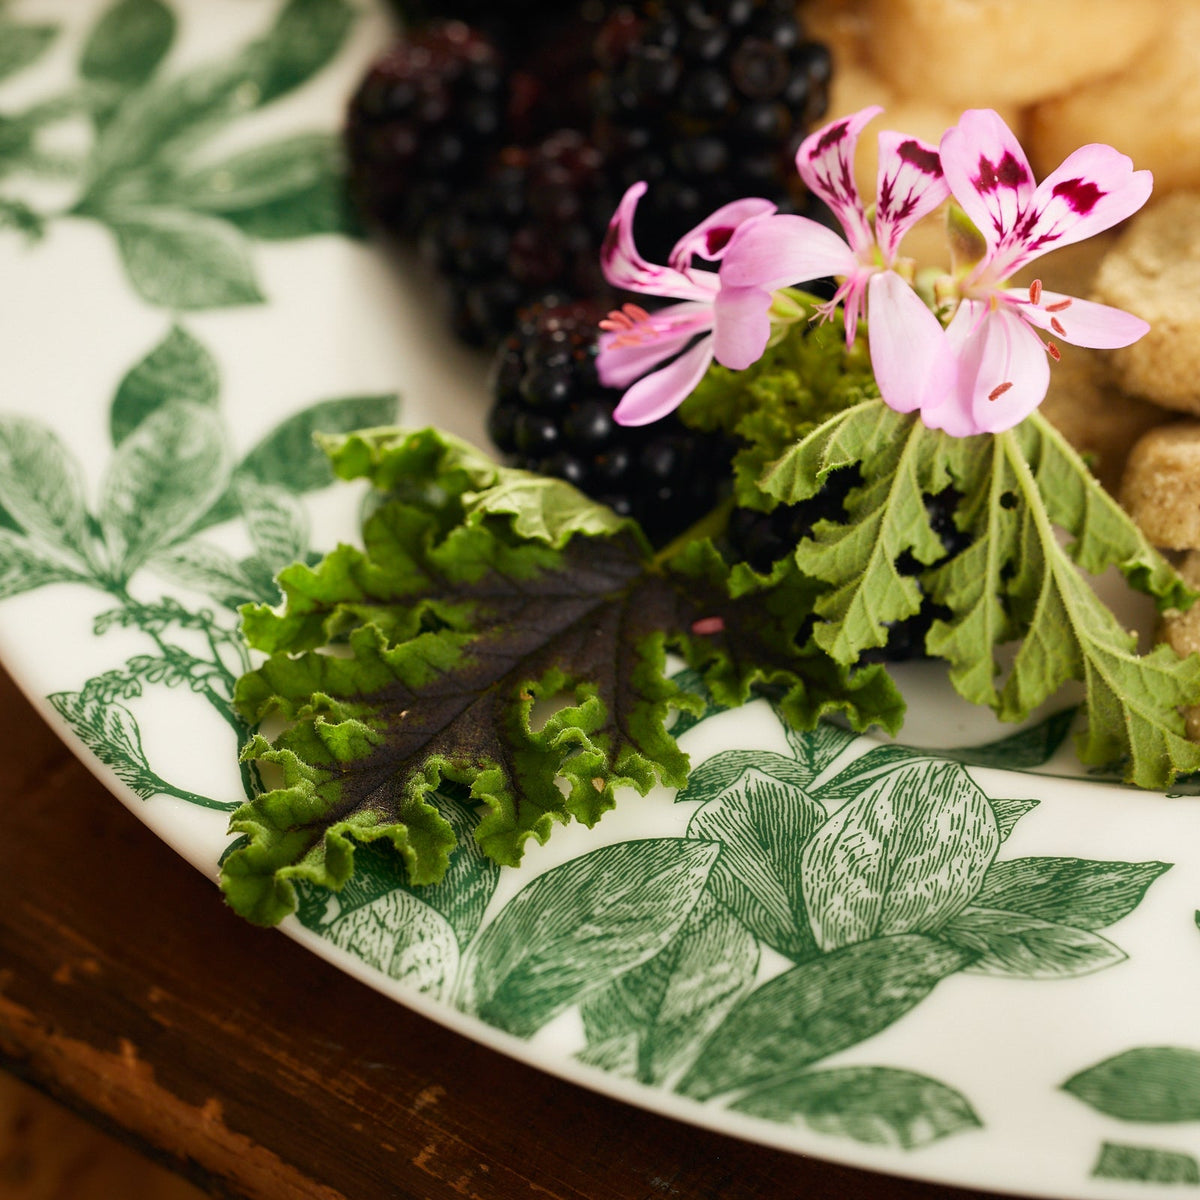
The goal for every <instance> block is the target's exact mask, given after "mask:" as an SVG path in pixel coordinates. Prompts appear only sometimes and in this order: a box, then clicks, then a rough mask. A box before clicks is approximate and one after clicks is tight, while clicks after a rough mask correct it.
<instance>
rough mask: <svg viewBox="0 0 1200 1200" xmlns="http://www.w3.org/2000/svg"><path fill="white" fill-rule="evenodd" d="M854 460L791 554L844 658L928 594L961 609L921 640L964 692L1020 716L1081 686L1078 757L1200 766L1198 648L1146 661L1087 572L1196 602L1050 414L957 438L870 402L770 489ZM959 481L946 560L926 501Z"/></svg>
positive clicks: (813, 439) (773, 475)
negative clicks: (842, 499)
mask: <svg viewBox="0 0 1200 1200" xmlns="http://www.w3.org/2000/svg"><path fill="white" fill-rule="evenodd" d="M850 465H854V466H856V467H857V469H858V470H859V472H860V474H861V476H862V479H863V482H862V485H861V486H860V487H857V488H855V489H854V490H852V491H851V493H850V495H849V497H848V498H847V501H846V510H847V515H846V519H845V521H843V522H838V523H834V522H829V521H825V522H821V523H819V524H818V525H817V526H816V528H815V529H814V532H813V537H812V538H808V539H805V540H803V541H802V542H801V543H800V545H799V546H798V547H797V551H796V564H797V566H798V567H799V569H800V571H801V572H803V573H804V574H805V575H808V576H811V577H813V578H815V579H819V580H822V581H823V582H824V583H825V584H826V585H827V587H828V591H827V592H826V593H825V594H823V595H821V596H820V597H819V598H818V599H817V600H816V602H815V605H814V607H815V610H816V612H817V614H818V616H819V617H820V618H822V620H820V621H819V622H818V624H817V626H816V629H815V631H814V638H815V640H816V642H817V643H818V644H819V645H820V646H822V647H824V648H825V649H827V650H828V651H829V653H830V655H831V656H832V657H833V658H834V659H836V660H837V661H839V662H843V663H851V662H855V661H856V660H857V659H858V657H859V655H860V654H861V653H862V652H863V651H864V650H867V649H869V648H871V647H874V646H879V645H882V644H883V643H884V642H885V641H886V638H887V628H886V626H887V623H888V622H892V621H896V620H900V619H903V618H904V617H906V616H909V615H911V614H912V613H914V612H916V611H917V607H918V604H919V602H920V599H921V594H922V592H923V593H924V594H925V595H927V596H928V597H929V598H930V599H931V600H932V601H934V602H936V603H937V604H939V605H942V606H944V607H945V608H946V609H948V610H949V614H950V615H949V616H948V617H947V618H946V619H945V620H939V621H936V622H935V623H934V625H933V628H932V629H931V631H930V633H929V635H928V636H927V638H926V649H927V650H928V652H929V653H930V654H933V655H936V656H939V657H942V658H945V659H947V660H948V661H949V663H950V677H951V680H952V682H953V683H954V685H955V687H956V688H957V689H958V690H959V692H960V693H961V694H962V695H963V696H965V697H966V698H967V699H968V700H971V701H972V702H974V703H977V704H988V705H990V706H991V707H992V708H993V709H994V710H995V711H996V712H997V713H998V714H999V716H1000V717H1001V718H1002V719H1004V720H1009V721H1016V720H1022V719H1024V718H1025V717H1026V716H1028V715H1029V713H1030V712H1031V711H1032V710H1033V709H1035V708H1036V707H1037V706H1038V705H1040V704H1041V703H1042V702H1044V701H1045V700H1047V699H1049V698H1050V697H1051V696H1053V695H1054V694H1055V692H1057V691H1058V689H1059V688H1060V687H1061V686H1062V685H1063V684H1065V683H1066V682H1068V681H1069V680H1080V681H1082V682H1083V683H1084V685H1085V686H1086V689H1087V703H1086V712H1087V724H1086V728H1085V729H1084V730H1083V731H1082V732H1081V733H1080V734H1079V735H1078V747H1079V754H1080V757H1081V758H1082V759H1083V761H1084V762H1086V763H1089V764H1093V765H1110V764H1115V763H1120V764H1122V765H1123V768H1124V771H1125V776H1126V778H1127V779H1128V780H1129V781H1130V782H1132V783H1137V784H1139V785H1140V786H1142V787H1163V786H1165V785H1166V784H1167V783H1169V782H1170V780H1171V779H1173V778H1174V776H1175V775H1176V774H1178V773H1179V772H1183V771H1194V770H1196V769H1197V768H1198V767H1200V746H1197V745H1196V744H1195V743H1192V742H1189V741H1188V740H1187V739H1186V737H1185V736H1184V727H1183V718H1182V716H1181V715H1180V711H1179V710H1180V708H1181V707H1182V706H1186V705H1191V704H1195V703H1197V701H1200V659H1198V658H1196V657H1195V656H1193V657H1191V658H1188V659H1180V658H1179V656H1178V655H1176V654H1175V653H1174V652H1173V651H1172V650H1171V649H1169V648H1168V647H1166V646H1159V647H1157V648H1156V649H1155V650H1154V651H1153V652H1151V653H1150V654H1147V655H1144V656H1139V655H1138V653H1137V645H1136V638H1135V637H1134V635H1133V634H1131V633H1130V632H1129V631H1127V630H1126V629H1124V628H1123V627H1122V626H1121V624H1120V622H1119V621H1118V620H1117V618H1116V617H1115V616H1114V614H1113V613H1112V611H1111V610H1110V609H1108V608H1107V607H1106V606H1105V605H1104V604H1103V603H1102V602H1101V601H1100V599H1099V598H1098V597H1097V595H1096V593H1095V592H1094V591H1093V590H1092V587H1091V585H1090V584H1089V583H1088V582H1087V580H1086V579H1085V577H1084V576H1083V574H1082V573H1081V570H1080V568H1082V569H1083V570H1086V571H1088V572H1091V573H1097V572H1100V571H1102V570H1104V569H1106V568H1107V567H1110V566H1115V567H1116V568H1117V569H1118V570H1119V571H1120V572H1121V574H1122V575H1124V577H1125V579H1126V580H1127V582H1128V583H1129V584H1130V586H1131V587H1133V588H1135V589H1137V590H1140V591H1143V592H1145V593H1147V594H1149V595H1151V596H1153V597H1154V598H1155V600H1156V601H1157V602H1158V604H1159V606H1160V607H1161V608H1168V607H1186V606H1187V605H1188V604H1189V603H1190V602H1191V599H1192V595H1191V593H1190V592H1189V591H1188V590H1187V588H1185V587H1184V586H1183V584H1182V582H1181V581H1180V580H1179V578H1178V576H1177V575H1176V574H1175V572H1174V571H1173V570H1172V569H1171V567H1170V566H1169V564H1167V562H1166V561H1165V560H1164V559H1163V558H1162V556H1161V555H1159V554H1158V553H1157V552H1156V551H1155V550H1154V549H1153V547H1151V546H1150V544H1149V543H1148V542H1147V541H1146V539H1145V538H1144V537H1143V535H1142V534H1141V533H1140V532H1139V531H1138V529H1137V527H1136V526H1135V525H1134V524H1133V523H1132V521H1130V520H1129V518H1128V517H1127V516H1126V515H1125V514H1124V513H1123V512H1122V510H1121V509H1120V508H1119V507H1118V506H1117V505H1116V503H1115V502H1114V501H1113V500H1112V499H1111V498H1110V497H1109V496H1108V495H1107V494H1106V493H1105V492H1104V491H1103V489H1102V488H1101V487H1100V485H1099V484H1098V483H1097V482H1096V480H1095V478H1094V477H1093V476H1092V475H1091V474H1090V472H1089V471H1088V470H1087V468H1086V466H1085V465H1084V463H1083V462H1082V460H1081V459H1080V458H1079V457H1078V455H1076V454H1075V453H1074V451H1072V450H1071V449H1070V447H1069V446H1067V444H1066V443H1065V442H1064V441H1063V439H1062V438H1061V436H1060V435H1059V434H1057V433H1056V432H1055V431H1054V430H1053V429H1052V427H1051V426H1050V425H1049V424H1048V423H1047V422H1046V421H1045V420H1044V419H1043V418H1042V417H1041V416H1040V415H1039V414H1037V413H1034V414H1033V415H1032V416H1031V417H1030V418H1028V419H1027V420H1026V421H1024V422H1023V423H1022V424H1020V425H1019V426H1017V427H1016V428H1015V429H1012V430H1009V431H1007V432H1005V433H1001V434H996V435H980V436H977V437H968V438H952V437H948V436H947V435H945V434H944V433H941V432H940V431H937V430H931V429H928V428H926V427H925V426H924V425H922V424H921V423H920V421H919V420H918V419H917V418H916V417H915V416H914V415H907V416H905V415H901V414H899V413H895V412H892V411H891V410H890V409H888V408H886V406H884V405H883V403H882V402H881V401H872V402H867V403H863V404H861V405H858V406H857V407H855V408H852V409H848V410H846V411H845V412H843V413H841V414H839V415H837V416H835V417H833V418H831V419H830V420H829V421H827V422H826V423H825V424H824V425H822V426H820V427H819V428H817V429H816V430H815V431H813V433H811V434H810V435H809V436H808V437H806V438H805V439H803V440H802V441H801V442H800V443H799V444H798V445H797V446H796V447H795V448H794V449H792V450H790V451H789V452H788V453H787V454H785V455H784V456H783V457H782V458H781V459H780V460H779V462H778V463H776V464H775V465H774V466H773V467H772V468H771V469H770V470H769V471H768V472H767V473H766V475H765V476H764V478H763V487H764V489H765V490H766V492H767V493H768V494H770V495H771V496H774V497H775V498H776V499H778V500H781V501H784V502H792V501H798V500H801V499H804V498H806V497H808V496H811V495H813V494H814V493H815V492H816V490H817V489H818V488H819V487H820V484H821V482H822V481H823V480H824V479H825V478H827V477H828V475H829V474H830V473H831V472H832V471H834V470H837V469H838V468H840V467H843V466H850ZM947 486H953V487H954V488H955V489H957V491H958V492H960V493H961V494H962V500H961V502H960V503H959V504H958V507H957V512H956V517H955V519H956V523H957V525H958V528H959V529H960V530H962V531H963V532H965V533H968V534H969V535H970V537H971V542H970V544H969V545H968V546H967V548H966V549H964V550H962V551H961V552H960V553H958V554H957V555H955V556H954V557H952V558H949V559H946V557H945V552H944V550H943V548H942V546H941V544H940V540H939V539H938V538H937V537H936V535H935V534H934V533H933V530H932V529H931V527H930V524H929V521H928V518H927V514H926V511H925V507H924V505H923V504H922V503H921V496H922V494H934V493H937V492H940V491H941V490H942V489H944V488H945V487H947ZM1060 531H1061V532H1062V533H1065V534H1066V535H1067V537H1068V538H1069V539H1071V540H1069V541H1068V542H1067V543H1066V544H1065V545H1064V544H1063V542H1062V541H1061V540H1060V538H1059V536H1058V535H1059V532H1060ZM902 555H903V556H907V558H908V559H909V560H910V562H911V561H915V562H916V563H917V564H918V573H917V574H916V575H915V576H913V575H906V574H904V573H902V572H901V571H900V570H899V568H898V561H899V559H900V558H901V556H902ZM939 560H944V561H939ZM918 585H919V586H918ZM1010 642H1013V643H1017V645H1016V652H1015V656H1013V659H1012V663H1011V666H1009V667H1008V668H1006V669H1002V667H1001V665H1000V659H999V651H1000V648H1001V647H1004V646H1005V645H1006V644H1007V643H1010Z"/></svg>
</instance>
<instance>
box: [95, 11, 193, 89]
mask: <svg viewBox="0 0 1200 1200" xmlns="http://www.w3.org/2000/svg"><path fill="white" fill-rule="evenodd" d="M174 40H175V14H174V13H173V12H172V11H171V9H170V8H168V7H167V6H166V5H165V4H163V3H162V0H117V3H115V4H113V5H111V6H110V7H109V8H108V9H106V10H105V12H104V13H103V14H102V15H101V17H100V19H99V21H97V22H96V24H95V25H94V26H93V27H92V29H91V32H90V33H89V34H88V36H87V40H86V41H85V42H84V44H83V51H82V53H81V55H80V58H79V74H80V75H81V76H82V78H84V79H87V80H89V81H91V82H93V83H111V84H115V85H117V86H118V87H121V88H135V87H140V86H141V85H142V84H143V83H145V82H146V81H147V80H148V79H149V78H150V76H151V75H153V74H154V72H155V71H156V70H157V69H158V64H159V63H160V62H162V60H163V57H164V55H165V54H166V53H167V51H168V50H169V49H170V47H171V43H172V42H173V41H174Z"/></svg>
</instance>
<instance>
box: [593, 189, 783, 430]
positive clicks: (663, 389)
mask: <svg viewBox="0 0 1200 1200" xmlns="http://www.w3.org/2000/svg"><path fill="white" fill-rule="evenodd" d="M645 192H646V185H645V184H644V183H635V184H634V185H633V186H632V187H631V188H630V189H629V190H628V191H627V192H626V193H625V195H624V196H623V197H622V199H621V203H620V204H619V205H618V206H617V211H616V213H614V215H613V219H612V222H611V224H610V225H609V227H608V233H607V235H606V236H605V239H604V246H603V247H602V249H601V252H600V254H601V266H602V267H603V269H604V275H605V278H607V279H608V281H609V283H611V284H612V285H613V286H614V287H617V288H621V289H622V290H624V291H632V292H640V293H642V294H644V295H650V296H665V297H668V298H670V299H673V300H678V301H679V302H680V303H678V304H672V305H669V306H668V307H666V308H662V309H659V310H658V311H656V312H653V313H648V312H646V311H645V309H642V308H640V307H638V306H637V305H633V304H627V305H625V306H624V307H623V308H622V309H620V310H618V311H616V312H613V313H610V314H609V317H608V319H607V320H605V321H602V322H601V328H602V329H603V330H604V332H603V333H602V334H601V336H600V354H599V357H598V358H597V361H596V366H597V370H598V372H599V375H600V381H601V383H603V384H604V385H605V386H606V387H619V388H628V391H626V393H625V395H624V396H622V397H621V402H620V404H618V405H617V407H616V410H615V411H614V413H613V416H614V417H615V418H616V420H617V422H618V423H619V424H621V425H647V424H649V423H650V422H651V421H657V420H658V419H659V418H660V417H665V416H666V415H667V413H669V412H671V411H673V410H674V409H676V408H678V407H679V405H680V404H682V403H683V401H684V399H685V398H686V397H687V395H688V393H689V392H691V391H692V389H693V388H694V387H695V386H696V384H697V383H699V382H700V379H701V377H702V376H703V375H704V372H705V371H707V370H708V366H709V363H711V362H712V361H713V359H714V358H715V359H716V360H717V362H719V363H721V364H722V366H726V367H732V368H733V369H734V370H743V369H745V368H746V367H748V366H749V365H750V364H751V363H752V362H754V361H755V360H756V359H758V358H760V357H761V356H762V352H763V350H764V349H766V345H767V339H768V338H769V336H770V320H769V317H768V313H767V310H768V309H769V308H770V306H771V293H770V291H764V290H762V288H761V287H760V286H759V285H760V283H761V282H762V281H760V280H758V279H755V281H754V284H753V285H752V286H748V287H727V286H726V285H725V281H724V280H723V278H722V277H721V276H720V275H718V273H717V272H716V271H710V270H705V269H702V268H700V267H697V266H695V265H694V259H695V258H702V259H706V260H707V261H709V262H711V263H717V262H719V261H720V260H721V258H722V257H723V256H724V255H725V253H726V251H727V250H729V249H730V247H731V246H733V245H734V244H735V242H736V240H737V238H738V237H739V236H740V235H741V233H742V232H743V231H744V230H745V229H746V228H748V227H749V226H750V225H751V224H753V223H754V222H755V221H758V220H760V219H762V218H764V217H766V216H767V215H769V214H771V213H773V212H774V211H775V205H773V204H772V203H771V202H770V201H769V200H757V199H749V200H736V201H734V202H733V203H732V204H726V205H725V206H724V207H723V208H719V209H718V210H717V211H716V212H715V213H713V214H712V215H711V216H710V217H708V218H707V219H705V220H704V221H701V223H700V224H699V225H697V226H696V228H695V229H693V230H691V231H690V232H689V233H686V234H684V236H683V237H682V238H680V240H679V241H678V242H676V244H675V247H674V249H673V250H672V251H671V257H670V260H669V264H668V265H667V266H665V267H660V266H655V265H653V264H652V263H648V262H646V260H645V259H643V258H642V257H641V255H640V254H638V252H637V247H636V246H635V245H634V241H633V217H634V213H635V211H636V209H637V202H638V200H640V199H641V197H642V196H643V195H644V194H645ZM771 278H774V274H772V275H771ZM664 364H665V365H664ZM655 368H657V369H655ZM635 381H636V382H635Z"/></svg>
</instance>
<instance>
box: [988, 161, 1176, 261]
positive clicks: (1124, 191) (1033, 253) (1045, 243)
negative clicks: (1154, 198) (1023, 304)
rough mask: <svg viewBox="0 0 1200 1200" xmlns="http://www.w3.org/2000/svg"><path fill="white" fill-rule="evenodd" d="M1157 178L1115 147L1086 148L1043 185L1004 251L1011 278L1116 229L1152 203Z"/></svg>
mask: <svg viewBox="0 0 1200 1200" xmlns="http://www.w3.org/2000/svg"><path fill="white" fill-rule="evenodd" d="M1153 186H1154V178H1153V176H1152V175H1151V174H1150V172H1149V171H1135V170H1134V169H1133V160H1132V159H1130V158H1128V157H1127V156H1126V155H1124V154H1121V153H1119V152H1118V151H1116V150H1114V149H1113V148H1112V147H1111V146H1104V145H1101V144H1099V143H1094V144H1092V145H1090V146H1083V147H1082V148H1080V149H1079V150H1076V151H1075V153H1074V154H1071V155H1068V156H1067V158H1065V159H1064V160H1063V163H1062V166H1060V167H1059V168H1058V169H1057V170H1056V171H1053V172H1051V173H1050V174H1049V175H1047V176H1046V178H1045V179H1043V180H1042V182H1041V183H1040V184H1038V187H1037V191H1036V192H1035V193H1034V195H1033V200H1032V201H1031V203H1030V206H1029V212H1028V213H1027V214H1026V216H1025V217H1024V219H1023V220H1022V221H1021V222H1020V224H1019V226H1018V227H1017V228H1016V229H1015V230H1014V231H1013V239H1012V245H1011V246H1008V245H1006V246H1005V247H1003V248H1002V253H1003V254H1004V264H1003V266H1002V269H1001V271H1000V272H999V274H1000V276H1001V277H1007V276H1009V275H1011V274H1012V273H1013V271H1015V270H1018V269H1019V268H1020V267H1022V266H1023V265H1024V264H1025V263H1027V262H1030V261H1032V260H1033V259H1035V258H1037V257H1038V255H1041V254H1045V253H1047V252H1048V251H1050V250H1056V249H1057V248H1058V247H1059V246H1069V245H1071V244H1072V243H1073V242H1081V241H1083V240H1084V239H1085V238H1090V237H1092V236H1094V235H1095V234H1097V233H1103V232H1104V230H1106V229H1111V228H1112V227H1113V226H1114V225H1116V224H1117V223H1118V222H1120V221H1123V220H1125V218H1126V217H1128V216H1130V215H1132V214H1133V213H1135V212H1137V211H1138V209H1139V208H1141V207H1142V205H1143V204H1145V203H1146V201H1147V200H1148V199H1149V198H1150V191H1151V189H1152V188H1153Z"/></svg>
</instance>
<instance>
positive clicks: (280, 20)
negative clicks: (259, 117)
mask: <svg viewBox="0 0 1200 1200" xmlns="http://www.w3.org/2000/svg"><path fill="white" fill-rule="evenodd" d="M355 17H356V13H355V10H354V9H353V8H352V7H351V6H350V5H349V4H348V3H346V0H288V2H287V3H286V4H285V5H284V6H283V8H282V9H281V10H280V12H279V15H278V16H277V17H276V18H275V24H274V25H273V27H272V28H271V29H270V31H269V32H268V33H267V35H266V36H265V37H263V38H261V39H260V40H258V41H257V42H254V43H253V44H251V45H250V46H249V47H248V48H247V50H246V51H245V54H244V59H245V62H246V64H247V67H248V72H249V74H250V76H251V78H252V79H253V81H254V83H255V85H256V87H257V88H258V93H259V95H258V103H260V104H269V103H270V102H271V101H272V100H277V99H278V98H279V97H280V96H283V95H286V94H287V93H288V92H290V91H294V90H295V89H296V88H298V87H300V85H301V84H304V83H307V82H308V81H309V80H310V79H311V78H312V77H313V76H314V75H315V74H316V73H317V72H318V71H320V70H321V68H322V67H324V66H325V65H326V64H328V63H329V62H331V61H332V60H333V58H334V57H335V55H336V54H337V53H338V51H339V50H340V49H341V47H342V43H343V42H344V41H345V39H346V35H347V33H349V31H350V27H351V26H352V25H353V24H354V20H355Z"/></svg>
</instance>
